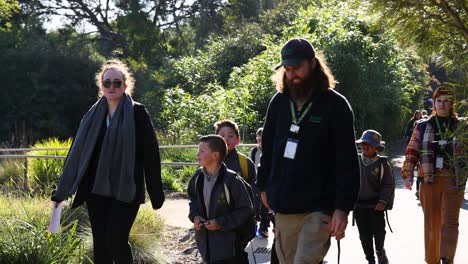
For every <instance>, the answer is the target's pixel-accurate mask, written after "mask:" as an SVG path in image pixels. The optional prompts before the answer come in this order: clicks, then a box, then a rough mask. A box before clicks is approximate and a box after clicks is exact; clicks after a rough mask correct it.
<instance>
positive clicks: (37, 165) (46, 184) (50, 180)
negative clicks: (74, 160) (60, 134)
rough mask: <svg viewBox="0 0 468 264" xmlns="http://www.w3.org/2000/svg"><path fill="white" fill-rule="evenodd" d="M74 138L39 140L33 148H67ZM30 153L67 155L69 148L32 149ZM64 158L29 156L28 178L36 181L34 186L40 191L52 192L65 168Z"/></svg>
mask: <svg viewBox="0 0 468 264" xmlns="http://www.w3.org/2000/svg"><path fill="white" fill-rule="evenodd" d="M71 143H72V139H71V138H69V139H67V140H65V141H60V140H59V139H58V138H49V139H46V140H43V141H40V142H37V143H36V144H34V145H33V146H32V147H33V148H67V149H69V148H70V146H71ZM28 154H29V155H48V156H66V155H67V154H68V150H41V151H30V152H28ZM64 161H65V160H64V159H43V158H28V179H31V180H32V182H33V183H34V185H35V186H34V187H36V188H39V190H40V191H42V192H45V193H50V190H51V189H52V186H53V185H54V184H56V183H57V182H58V179H59V177H60V174H61V173H62V170H63V164H64Z"/></svg>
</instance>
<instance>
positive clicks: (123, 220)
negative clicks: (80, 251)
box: [86, 194, 140, 264]
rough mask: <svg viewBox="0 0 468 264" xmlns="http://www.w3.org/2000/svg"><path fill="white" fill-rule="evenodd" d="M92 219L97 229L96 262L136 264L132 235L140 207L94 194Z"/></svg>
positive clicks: (90, 203)
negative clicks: (130, 235) (129, 239)
mask: <svg viewBox="0 0 468 264" xmlns="http://www.w3.org/2000/svg"><path fill="white" fill-rule="evenodd" d="M86 204H87V206H88V214H89V221H90V223H91V230H92V233H93V250H94V263H95V264H113V263H116V264H132V263H133V256H132V249H131V248H130V245H129V244H128V236H129V234H130V229H131V228H132V225H133V222H134V221H135V218H136V216H137V213H138V209H139V208H140V205H139V204H136V205H135V204H128V203H124V202H120V201H117V200H115V199H113V198H108V197H103V196H99V195H94V194H90V195H89V197H88V199H87V201H86Z"/></svg>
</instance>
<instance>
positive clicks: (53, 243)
mask: <svg viewBox="0 0 468 264" xmlns="http://www.w3.org/2000/svg"><path fill="white" fill-rule="evenodd" d="M50 205H51V203H50V202H48V201H46V200H44V199H38V198H36V199H31V198H27V197H22V198H15V197H13V196H0V262H1V263H11V264H16V263H18V264H20V263H21V264H33V263H34V264H46V263H47V264H49V263H57V264H58V263H83V262H84V260H85V259H86V256H85V254H84V253H85V252H84V247H83V244H82V242H81V239H79V238H78V236H77V227H78V221H73V222H71V223H70V224H68V225H65V226H63V227H62V232H61V233H59V234H50V233H48V232H47V231H46V229H47V224H48V219H49V213H50V207H49V206H50Z"/></svg>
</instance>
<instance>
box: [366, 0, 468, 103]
mask: <svg viewBox="0 0 468 264" xmlns="http://www.w3.org/2000/svg"><path fill="white" fill-rule="evenodd" d="M369 4H370V5H371V7H372V8H373V9H374V10H377V11H379V12H381V16H380V18H381V20H382V21H383V22H384V23H385V24H387V25H389V26H390V27H391V28H392V29H393V30H394V31H395V32H397V34H395V35H396V36H398V38H399V40H400V41H402V42H403V43H406V44H407V45H408V46H409V45H412V44H413V43H416V44H417V48H418V52H419V53H420V54H422V55H424V56H443V57H444V60H445V66H447V67H448V69H449V70H450V69H455V70H456V69H457V68H458V69H459V71H461V72H463V73H464V74H463V76H462V79H459V81H458V82H459V83H460V84H461V86H462V88H463V86H465V84H466V81H467V80H468V75H467V74H466V73H467V71H468V49H467V47H466V43H467V42H468V7H467V2H466V0H450V1H449V0H437V1H433V0H417V1H416V0H412V1H399V0H376V1H369ZM465 95H466V94H465Z"/></svg>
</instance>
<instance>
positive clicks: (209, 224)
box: [205, 219, 221, 231]
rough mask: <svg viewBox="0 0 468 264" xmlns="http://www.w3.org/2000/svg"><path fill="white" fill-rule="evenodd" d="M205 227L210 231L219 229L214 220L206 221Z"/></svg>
mask: <svg viewBox="0 0 468 264" xmlns="http://www.w3.org/2000/svg"><path fill="white" fill-rule="evenodd" d="M205 227H206V229H208V230H210V231H215V230H219V229H221V226H220V225H218V222H216V220H215V219H211V220H207V221H206V222H205Z"/></svg>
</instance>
